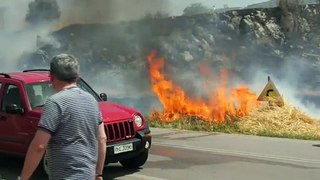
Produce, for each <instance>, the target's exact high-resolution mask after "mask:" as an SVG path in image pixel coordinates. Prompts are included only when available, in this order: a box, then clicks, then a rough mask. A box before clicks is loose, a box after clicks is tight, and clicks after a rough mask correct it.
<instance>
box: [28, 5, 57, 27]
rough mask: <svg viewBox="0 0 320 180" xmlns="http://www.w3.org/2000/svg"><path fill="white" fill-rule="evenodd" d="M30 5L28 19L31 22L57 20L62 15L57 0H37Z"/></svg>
mask: <svg viewBox="0 0 320 180" xmlns="http://www.w3.org/2000/svg"><path fill="white" fill-rule="evenodd" d="M28 6H29V10H28V14H27V15H26V21H27V22H29V23H31V24H38V23H43V22H48V21H52V20H57V19H59V17H60V9H59V6H58V3H57V1H56V0H35V1H33V2H30V3H29V5H28Z"/></svg>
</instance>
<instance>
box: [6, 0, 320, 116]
mask: <svg viewBox="0 0 320 180" xmlns="http://www.w3.org/2000/svg"><path fill="white" fill-rule="evenodd" d="M171 6H173V3H172V2H171V1H170V0H163V1H160V0H155V1H150V0H130V1H124V0H67V1H66V0H15V1H13V0H2V1H1V4H0V43H1V48H0V63H1V64H2V65H1V67H0V69H1V71H3V72H8V71H13V70H22V69H30V68H48V66H49V61H50V58H51V57H52V56H54V55H56V54H58V53H70V54H73V55H75V56H76V57H77V58H78V59H79V61H80V64H81V75H82V76H83V78H84V79H86V80H87V81H88V82H89V83H90V84H92V86H93V87H94V88H95V89H96V90H97V91H98V92H106V93H107V94H108V97H109V99H110V100H112V101H116V102H119V103H122V104H125V105H128V106H132V107H135V108H137V109H139V110H140V111H142V112H143V113H145V114H152V113H153V114H154V113H159V112H161V113H162V114H161V116H160V115H158V116H159V117H161V118H162V119H163V120H165V121H174V120H176V119H179V118H181V117H182V116H185V115H188V116H196V117H199V118H201V119H204V120H207V121H213V122H223V121H225V120H226V119H228V117H230V116H236V117H239V116H240V117H243V116H247V115H249V114H250V112H251V111H253V110H254V109H255V108H257V107H258V106H260V104H261V103H260V102H259V101H257V98H258V96H259V95H260V93H261V91H262V90H263V88H264V86H265V85H266V83H267V80H268V79H267V77H268V76H270V78H271V79H272V81H273V82H274V84H275V85H276V86H277V88H278V90H279V92H280V94H281V96H282V97H283V99H284V101H286V102H289V103H290V104H293V105H294V106H295V107H297V108H299V109H300V110H302V111H303V112H306V113H307V114H309V115H311V116H313V117H315V118H318V117H317V115H318V114H319V110H318V109H319V105H320V101H319V96H320V94H319V93H318V91H319V88H320V87H319V85H318V84H319V82H320V79H319V74H320V73H319V70H320V63H319V62H320V48H319V47H320V40H319V39H320V36H319V32H318V31H319V21H318V20H319V18H320V14H319V12H320V6H319V4H318V2H317V1H309V2H308V1H304V3H301V2H300V1H286V0H280V1H268V2H265V3H262V4H254V5H248V6H246V7H232V6H229V7H224V8H215V7H214V6H213V5H212V6H210V7H209V6H206V5H202V4H200V3H196V4H191V5H189V6H188V7H184V8H181V7H180V9H184V10H183V11H181V12H178V11H174V10H173V8H172V7H171ZM175 6H176V3H175ZM261 6H263V8H261Z"/></svg>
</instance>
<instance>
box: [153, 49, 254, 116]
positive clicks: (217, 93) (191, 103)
mask: <svg viewBox="0 0 320 180" xmlns="http://www.w3.org/2000/svg"><path fill="white" fill-rule="evenodd" d="M148 62H149V66H150V80H151V85H152V90H153V92H154V93H155V94H156V95H157V96H158V98H159V100H160V102H161V104H162V106H163V112H162V115H161V119H162V120H165V121H174V120H177V119H179V118H181V117H183V116H196V117H199V118H201V119H203V120H207V121H214V122H224V121H225V118H226V115H235V116H245V115H248V113H249V112H250V111H251V110H252V109H253V108H255V107H256V106H257V105H258V101H257V96H256V95H255V94H254V93H253V92H251V91H250V90H249V88H248V87H246V86H241V87H237V88H235V89H232V90H230V91H228V88H227V78H228V73H227V71H221V73H220V76H219V77H218V78H217V81H218V83H217V85H216V86H215V87H214V88H213V90H211V93H210V98H209V100H204V99H202V98H190V97H188V96H187V94H186V92H185V91H184V90H183V89H182V88H181V87H179V86H178V85H176V84H174V83H173V82H172V81H170V80H167V79H166V76H165V74H164V73H162V71H161V70H162V68H163V67H164V65H165V59H164V58H161V57H157V55H156V52H155V51H152V53H151V54H150V55H149V56H148ZM205 72H207V70H205ZM206 74H207V73H206ZM153 114H157V112H153Z"/></svg>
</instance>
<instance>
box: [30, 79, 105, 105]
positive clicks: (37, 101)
mask: <svg viewBox="0 0 320 180" xmlns="http://www.w3.org/2000/svg"><path fill="white" fill-rule="evenodd" d="M77 86H78V87H79V88H80V89H82V90H84V91H86V92H88V93H90V94H92V96H93V97H94V98H95V99H96V100H97V101H100V98H99V96H98V95H97V94H96V92H94V90H93V89H91V87H89V85H87V84H86V83H85V82H84V81H83V80H82V79H80V80H79V81H78V82H77ZM25 88H26V91H27V95H28V99H29V103H30V107H31V109H37V108H40V107H43V106H44V104H45V102H46V100H47V98H48V97H50V96H51V95H53V94H54V93H55V91H54V89H53V87H52V84H51V82H50V81H45V82H37V83H31V84H26V85H25Z"/></svg>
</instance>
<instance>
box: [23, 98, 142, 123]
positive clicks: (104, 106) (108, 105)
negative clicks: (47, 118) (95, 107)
mask: <svg viewBox="0 0 320 180" xmlns="http://www.w3.org/2000/svg"><path fill="white" fill-rule="evenodd" d="M99 107H100V111H101V114H102V117H103V120H104V121H105V122H107V121H117V120H123V119H130V118H132V117H133V115H134V114H140V113H139V112H138V111H137V110H135V109H132V108H130V107H126V106H123V105H121V104H117V103H113V102H111V101H101V102H99ZM42 112H43V109H42V108H41V109H35V110H33V111H30V112H29V115H30V116H33V117H36V118H40V116H41V114H42Z"/></svg>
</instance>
